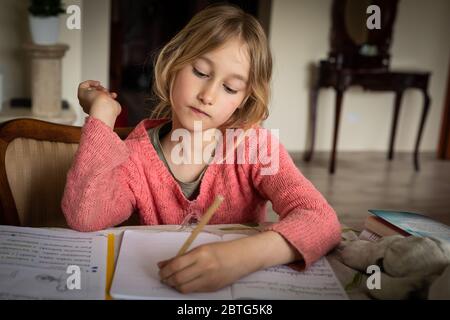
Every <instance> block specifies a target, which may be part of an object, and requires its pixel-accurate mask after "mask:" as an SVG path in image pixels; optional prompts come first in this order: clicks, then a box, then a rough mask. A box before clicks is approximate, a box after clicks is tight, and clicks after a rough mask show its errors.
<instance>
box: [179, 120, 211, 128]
mask: <svg viewBox="0 0 450 320" xmlns="http://www.w3.org/2000/svg"><path fill="white" fill-rule="evenodd" d="M180 120H181V121H180V123H181V125H182V126H183V128H185V129H186V130H189V131H205V130H206V129H209V128H211V125H210V124H209V123H208V121H206V120H205V119H198V118H196V117H186V118H184V119H180Z"/></svg>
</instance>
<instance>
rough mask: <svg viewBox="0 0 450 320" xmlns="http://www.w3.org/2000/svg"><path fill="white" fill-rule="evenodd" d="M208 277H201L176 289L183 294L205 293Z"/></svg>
mask: <svg viewBox="0 0 450 320" xmlns="http://www.w3.org/2000/svg"><path fill="white" fill-rule="evenodd" d="M206 285H207V283H206V277H202V276H199V277H197V278H195V279H192V280H191V281H189V282H186V283H183V284H182V285H179V286H176V287H175V289H176V290H177V291H179V292H181V293H190V292H199V291H205V287H206Z"/></svg>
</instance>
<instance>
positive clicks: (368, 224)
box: [364, 215, 410, 237]
mask: <svg viewBox="0 0 450 320" xmlns="http://www.w3.org/2000/svg"><path fill="white" fill-rule="evenodd" d="M364 228H365V229H366V230H368V231H371V232H373V233H374V234H377V235H379V236H383V237H387V236H393V235H402V236H405V237H406V236H409V235H410V234H409V233H407V232H406V231H404V230H402V229H400V228H398V227H396V226H395V225H393V224H391V223H389V222H387V221H386V220H383V219H381V218H380V217H377V216H372V215H370V216H368V217H367V218H366V221H365V222H364Z"/></svg>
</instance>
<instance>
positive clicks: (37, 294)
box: [0, 225, 114, 300]
mask: <svg viewBox="0 0 450 320" xmlns="http://www.w3.org/2000/svg"><path fill="white" fill-rule="evenodd" d="M113 246H114V237H113V235H105V234H101V233H95V232H94V233H81V232H76V231H72V230H64V231H55V230H47V229H38V228H25V227H14V226H3V225H0V299H88V300H91V299H99V300H102V299H105V297H106V298H108V295H106V296H105V293H106V292H107V289H108V288H107V284H108V282H109V280H110V279H111V276H112V269H113V264H114V247H113Z"/></svg>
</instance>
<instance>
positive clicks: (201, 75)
mask: <svg viewBox="0 0 450 320" xmlns="http://www.w3.org/2000/svg"><path fill="white" fill-rule="evenodd" d="M192 70H193V72H194V74H195V75H196V76H198V77H200V78H205V77H208V75H207V74H204V73H202V72H200V71H198V70H197V69H196V68H193V69H192Z"/></svg>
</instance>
